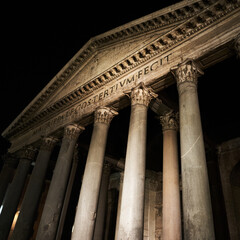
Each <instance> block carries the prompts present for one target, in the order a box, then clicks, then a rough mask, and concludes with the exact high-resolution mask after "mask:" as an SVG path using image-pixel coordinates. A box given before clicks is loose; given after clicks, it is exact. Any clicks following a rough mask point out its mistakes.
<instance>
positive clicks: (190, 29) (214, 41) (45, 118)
mask: <svg viewBox="0 0 240 240" xmlns="http://www.w3.org/2000/svg"><path fill="white" fill-rule="evenodd" d="M197 3H198V4H197ZM200 3H201V4H200ZM191 4H193V5H194V6H195V7H192V8H193V10H191V12H192V15H191V17H188V18H186V20H185V21H183V22H181V23H179V24H178V25H177V26H175V27H174V28H171V29H170V30H169V31H167V32H166V33H165V34H163V35H161V36H159V37H158V38H157V39H154V40H153V41H151V42H150V43H148V44H146V45H145V46H142V47H141V48H140V49H138V50H137V51H135V52H134V53H132V54H131V55H128V56H126V57H125V58H123V59H122V60H121V61H120V62H118V63H117V64H114V65H112V66H110V67H109V68H107V69H106V70H105V71H103V72H102V73H101V74H99V75H98V76H95V77H94V78H92V79H90V80H89V81H87V82H86V83H85V84H83V85H80V86H79V87H77V88H75V89H74V90H72V91H71V92H69V93H68V94H66V95H65V96H63V97H62V98H60V99H58V100H57V101H56V102H54V103H53V104H51V105H49V106H47V107H46V108H45V109H43V110H42V111H40V112H38V113H37V114H35V115H34V112H35V111H36V110H37V109H38V108H39V106H40V105H41V104H42V103H39V104H36V102H37V101H38V100H37V101H36V102H34V103H33V104H32V106H31V107H30V108H32V110H31V111H30V110H29V109H28V110H26V111H25V113H24V112H23V113H24V114H23V116H22V118H21V117H20V118H19V119H16V121H15V122H13V124H12V125H10V126H9V128H8V129H6V130H5V131H4V133H3V135H4V136H5V137H6V138H9V139H10V140H12V139H18V140H16V141H15V143H16V145H19V142H20V139H21V140H22V139H23V138H25V137H26V136H27V135H29V134H30V135H31V137H30V138H29V137H28V139H31V141H35V140H36V139H37V138H39V136H41V135H45V134H49V133H51V132H54V131H56V130H57V129H58V128H59V127H62V126H63V125H64V124H66V123H68V122H69V121H84V120H83V119H86V118H87V119H88V118H89V115H90V114H91V113H92V111H94V109H95V108H96V107H97V106H99V105H101V104H103V103H104V104H105V105H108V104H111V105H116V106H117V108H118V109H121V108H122V107H123V106H124V104H122V103H121V104H120V102H122V100H121V99H122V98H123V96H124V94H123V93H122V92H123V90H125V89H127V88H130V87H133V86H134V85H135V84H137V82H140V81H144V82H145V84H147V85H151V86H152V88H153V89H156V90H157V91H159V90H161V89H163V88H165V87H166V86H169V85H171V84H172V83H174V80H173V78H171V76H169V70H170V68H171V67H173V66H174V65H176V64H178V63H179V62H180V61H182V60H183V59H186V58H188V57H189V58H193V59H199V60H201V62H200V63H202V66H203V67H208V66H209V64H210V62H211V61H209V63H207V62H208V61H207V60H206V58H204V56H207V54H208V53H209V52H214V50H216V49H218V50H219V49H223V48H224V47H221V46H226V44H229V42H231V41H232V40H233V38H234V37H235V36H236V35H237V34H238V33H239V32H240V14H239V5H240V4H239V1H225V0H221V1H213V2H211V1H193V2H192V3H191ZM185 8H186V6H185V7H184V9H185ZM194 9H198V10H197V11H195V10H194ZM177 10H179V9H175V10H174V11H177ZM189 11H190V10H189ZM178 12H179V11H178ZM180 12H181V11H180ZM193 13H194V14H193ZM166 14H168V15H169V12H168V13H166ZM170 15H171V14H170ZM179 15H181V14H180V13H179V14H178V16H179ZM148 21H150V20H148ZM154 21H156V20H154ZM146 26H148V27H149V26H152V24H150V23H149V24H147V25H146ZM154 26H155V27H156V25H154ZM154 26H152V27H154ZM110 33H111V31H110ZM139 34H140V33H139ZM100 36H101V35H100ZM122 36H123V35H122ZM115 37H116V36H115V35H114V36H112V38H113V39H114V38H115ZM96 39H97V37H96ZM107 39H108V40H105V41H103V42H102V43H100V42H98V43H97V44H95V45H93V46H95V47H93V48H95V50H96V48H97V46H99V45H100V44H103V45H104V44H107V41H109V38H107ZM120 40H121V37H120ZM94 41H95V40H94V39H92V40H91V41H90V42H91V43H90V45H91V44H92V43H93V42H94ZM103 45H102V46H103ZM189 49H191V52H189ZM224 49H225V50H226V47H225V48H224ZM227 49H228V47H227ZM91 50H92V49H91ZM222 52H224V51H222ZM228 54H230V53H229V51H226V53H225V55H228ZM77 55H78V54H76V55H75V57H74V58H73V61H71V63H69V64H68V65H69V67H68V68H67V69H68V71H71V69H72V70H73V71H74V69H75V67H76V68H77V59H78V56H77ZM213 55H214V54H213ZM225 55H224V56H222V55H221V54H219V55H216V57H213V56H212V58H213V60H212V61H215V62H216V61H218V60H217V58H218V57H219V56H221V58H224V57H225ZM86 56H87V55H86ZM88 57H89V55H88ZM208 57H209V55H208ZM74 63H75V64H74ZM75 72H76V69H75ZM69 74H70V73H69ZM71 74H73V73H71ZM58 79H60V78H58ZM58 79H57V80H56V81H55V82H53V83H52V85H54V84H56V82H57V81H58ZM61 79H62V78H61ZM62 80H63V79H62ZM62 80H61V81H62ZM65 80H66V79H65ZM65 80H64V81H65ZM59 81H60V80H59ZM52 85H51V84H50V85H49V86H48V87H49V88H48V89H47V90H46V92H47V91H49V94H51V93H50V92H51V91H55V90H56V89H55V90H54V87H53V86H52ZM54 86H55V85H54ZM56 88H57V86H56ZM117 89H118V90H117ZM43 96H45V97H46V99H48V98H49V96H47V94H45V93H43V94H42V95H41V97H42V98H44V97H43ZM41 97H40V98H41ZM46 99H45V101H46ZM123 102H124V101H123ZM28 111H30V112H29V113H27V112H28ZM76 112H77V113H76ZM30 113H32V115H31V114H30ZM73 116H74V117H73ZM84 122H85V121H84ZM83 125H84V124H83ZM15 148H16V147H14V146H13V149H15Z"/></svg>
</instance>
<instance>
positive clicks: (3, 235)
mask: <svg viewBox="0 0 240 240" xmlns="http://www.w3.org/2000/svg"><path fill="white" fill-rule="evenodd" d="M35 153H36V149H35V148H33V147H31V146H28V147H26V148H25V149H24V150H23V152H22V156H21V158H20V160H19V163H18V167H17V171H16V173H15V176H14V178H13V180H12V182H11V184H10V185H9V187H8V189H7V192H6V194H5V198H4V200H3V208H2V212H1V215H0V239H1V240H5V239H7V237H8V234H9V231H10V228H11V225H12V221H13V218H14V215H15V213H16V210H17V206H18V203H19V200H20V197H21V194H22V190H23V187H24V184H25V180H26V178H27V174H28V171H29V168H30V165H31V162H32V161H33V159H34V157H35Z"/></svg>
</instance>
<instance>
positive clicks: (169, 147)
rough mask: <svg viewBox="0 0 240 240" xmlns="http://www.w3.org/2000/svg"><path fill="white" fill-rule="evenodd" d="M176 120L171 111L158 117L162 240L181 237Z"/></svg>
mask: <svg viewBox="0 0 240 240" xmlns="http://www.w3.org/2000/svg"><path fill="white" fill-rule="evenodd" d="M177 120H178V119H177V114H176V113H173V111H170V112H168V113H166V114H165V115H163V116H161V117H160V122H161V125H162V129H163V194H162V195H163V210H162V218H163V221H162V224H163V227H162V232H163V233H162V234H163V240H180V239H181V208H180V189H179V168H178V147H177V129H178V122H177Z"/></svg>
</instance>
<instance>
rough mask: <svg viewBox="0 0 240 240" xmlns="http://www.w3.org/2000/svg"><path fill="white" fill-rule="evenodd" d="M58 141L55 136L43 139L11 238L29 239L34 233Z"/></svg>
mask: <svg viewBox="0 0 240 240" xmlns="http://www.w3.org/2000/svg"><path fill="white" fill-rule="evenodd" d="M56 142H57V139H56V138H53V137H45V138H43V139H42V144H41V147H40V150H39V153H38V156H37V159H36V163H35V166H34V169H33V171H32V175H31V178H30V180H29V183H28V186H27V190H26V192H25V194H24V198H23V202H22V205H21V209H20V214H19V216H18V220H17V223H16V226H15V228H14V231H13V234H12V236H11V239H16V240H28V239H29V235H30V234H31V233H32V227H33V224H34V220H35V219H34V217H35V212H36V209H37V207H38V201H39V198H40V197H41V191H42V186H43V183H44V180H45V175H46V172H47V167H48V163H49V160H50V156H51V153H52V150H53V147H54V146H55V143H56Z"/></svg>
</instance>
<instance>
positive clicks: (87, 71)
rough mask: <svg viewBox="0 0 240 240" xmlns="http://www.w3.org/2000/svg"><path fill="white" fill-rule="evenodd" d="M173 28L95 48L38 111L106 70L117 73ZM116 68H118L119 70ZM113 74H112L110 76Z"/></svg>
mask: <svg viewBox="0 0 240 240" xmlns="http://www.w3.org/2000/svg"><path fill="white" fill-rule="evenodd" d="M175 26H176V25H174V26H171V27H168V28H165V29H163V30H158V31H156V30H155V31H151V32H148V33H145V34H139V35H138V36H135V37H132V38H127V39H123V40H122V41H119V42H115V43H112V44H107V45H105V46H103V47H99V48H97V49H96V50H95V51H93V52H92V54H91V56H89V59H88V61H87V62H86V63H85V64H84V65H83V66H82V67H80V68H79V70H78V71H76V73H75V74H74V76H72V78H71V79H69V80H68V81H67V82H66V83H65V84H64V85H63V86H62V87H60V88H59V89H58V90H57V91H56V92H55V93H54V94H53V95H52V96H51V98H49V99H48V101H47V102H46V104H44V105H43V106H42V107H41V108H40V109H39V111H42V110H43V109H44V108H46V107H49V106H51V105H53V104H54V103H55V102H57V101H59V100H60V99H62V98H64V97H65V96H66V95H69V94H70V93H71V92H72V91H74V90H75V89H77V88H79V87H81V86H84V85H86V84H87V83H88V82H91V81H92V80H93V79H96V78H98V77H99V76H101V74H102V73H103V72H106V71H107V70H108V69H114V68H115V72H116V73H117V72H118V71H119V72H120V71H121V70H122V68H121V67H120V66H118V64H119V63H121V62H123V60H124V59H127V58H128V57H129V56H132V55H134V54H135V53H137V52H138V51H139V49H143V48H144V47H145V46H147V45H149V44H150V43H151V42H155V41H156V40H157V39H158V38H159V37H160V36H162V35H163V34H166V32H168V31H170V30H171V29H172V28H174V27H175ZM132 61H134V60H132ZM117 68H119V70H118V69H117ZM113 74H114V73H112V75H113ZM36 114H37V113H36Z"/></svg>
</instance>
